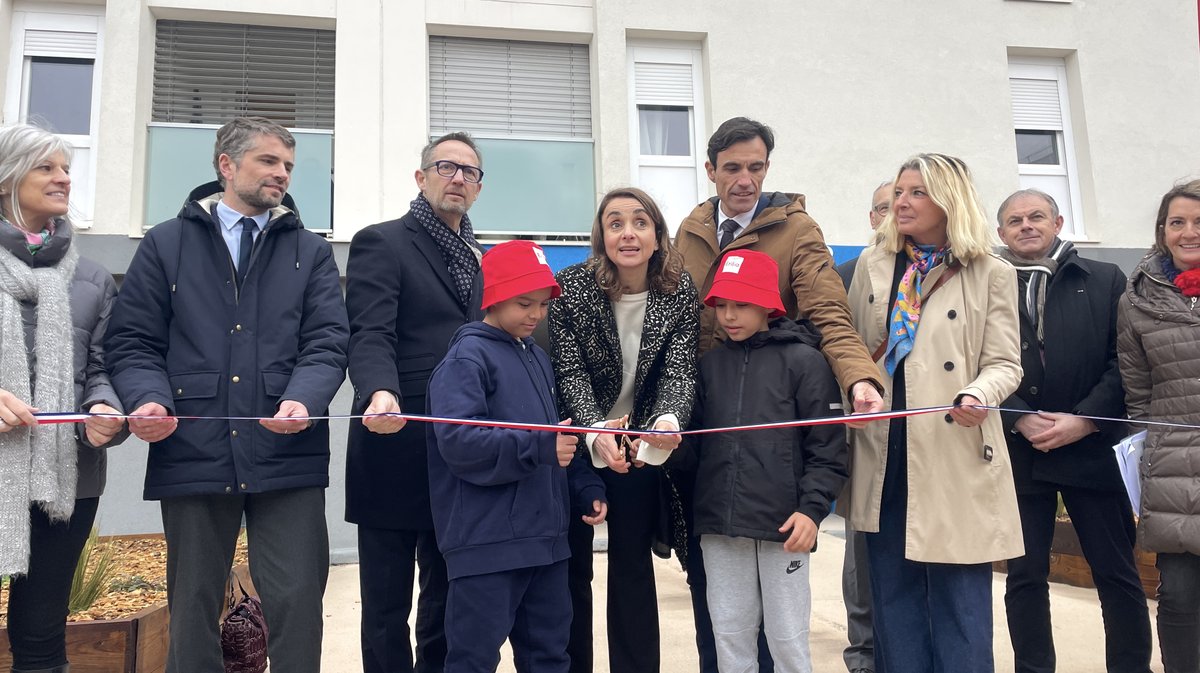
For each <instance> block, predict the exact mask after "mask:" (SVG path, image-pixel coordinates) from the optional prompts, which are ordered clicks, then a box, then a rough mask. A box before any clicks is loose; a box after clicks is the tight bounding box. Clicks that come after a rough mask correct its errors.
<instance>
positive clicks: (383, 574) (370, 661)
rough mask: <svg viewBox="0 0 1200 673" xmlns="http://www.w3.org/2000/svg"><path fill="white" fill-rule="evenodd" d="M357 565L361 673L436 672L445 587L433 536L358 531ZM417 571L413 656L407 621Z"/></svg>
mask: <svg viewBox="0 0 1200 673" xmlns="http://www.w3.org/2000/svg"><path fill="white" fill-rule="evenodd" d="M358 563H359V565H358V570H359V573H358V583H359V594H360V596H361V597H362V630H361V640H362V660H363V673H411V672H412V671H416V672H417V673H439V672H440V671H441V670H442V669H443V668H444V667H445V664H446V591H447V583H446V562H445V560H444V559H443V558H442V553H441V552H440V551H438V547H437V539H436V538H435V536H434V533H433V531H432V530H390V529H385V528H370V527H367V526H359V527H358ZM418 569H419V571H420V578H419V580H420V593H419V595H418V598H417V619H416V629H415V630H416V636H417V650H416V653H415V657H414V653H413V650H412V645H411V640H410V637H409V629H408V617H409V614H410V613H411V612H412V604H413V600H412V599H413V595H412V590H413V575H414V573H415V572H416V571H417V570H418ZM414 659H415V661H414Z"/></svg>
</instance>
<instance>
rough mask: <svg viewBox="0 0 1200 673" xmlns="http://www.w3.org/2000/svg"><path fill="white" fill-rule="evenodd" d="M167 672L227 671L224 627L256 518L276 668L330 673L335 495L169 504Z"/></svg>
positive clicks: (253, 562) (256, 560)
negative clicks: (325, 660) (242, 548)
mask: <svg viewBox="0 0 1200 673" xmlns="http://www.w3.org/2000/svg"><path fill="white" fill-rule="evenodd" d="M161 506H162V517H163V532H164V533H165V536H166V539H167V603H168V605H169V607H170V610H171V626H170V631H171V642H170V647H169V651H168V653H167V673H223V672H224V670H225V668H224V664H223V663H222V660H221V641H220V630H219V625H218V620H219V619H220V616H221V609H222V607H223V606H224V602H225V593H224V590H225V580H226V579H227V578H228V577H229V569H230V565H231V564H232V562H233V551H234V547H235V545H236V544H237V537H238V533H239V531H240V529H241V524H242V515H243V514H245V517H246V534H247V541H248V546H249V555H250V576H251V578H253V580H254V586H255V588H256V589H257V590H258V594H259V597H260V598H261V599H262V604H263V615H264V616H265V617H266V619H267V626H268V628H269V630H270V636H269V638H268V641H267V652H268V657H269V659H270V662H271V669H272V670H275V671H285V672H286V673H308V672H312V673H317V672H318V671H320V670H321V632H322V621H321V620H322V613H321V599H322V597H323V596H324V594H325V582H326V580H327V579H328V577H329V533H328V529H327V527H326V524H325V489H323V488H316V487H313V488H298V489H289V490H285V491H272V492H270V493H253V494H248V495H202V496H184V497H179V498H164V499H163V500H162V502H161Z"/></svg>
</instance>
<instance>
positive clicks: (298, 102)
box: [151, 20, 334, 129]
mask: <svg viewBox="0 0 1200 673" xmlns="http://www.w3.org/2000/svg"><path fill="white" fill-rule="evenodd" d="M333 95H334V31H332V30H312V29H306V28H281V27H275V26H250V25H240V24H225V23H206V22H199V21H171V20H160V21H159V22H158V25H157V35H156V39H155V47H154V93H153V109H152V112H151V115H152V120H153V121H155V122H168V123H182V124H224V123H225V122H227V121H229V120H230V119H232V118H234V117H238V116H248V115H255V116H261V117H266V118H267V119H270V120H272V121H274V122H276V123H278V124H280V125H281V126H285V127H287V128H305V129H333Z"/></svg>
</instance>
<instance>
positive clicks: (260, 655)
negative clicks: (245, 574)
mask: <svg viewBox="0 0 1200 673" xmlns="http://www.w3.org/2000/svg"><path fill="white" fill-rule="evenodd" d="M235 583H236V584H237V590H238V591H240V592H241V593H242V596H241V598H235V593H234V584H235ZM227 604H228V606H229V613H228V614H227V615H226V616H225V621H223V622H221V653H222V655H223V656H224V658H225V673H263V671H265V670H267V620H266V618H265V617H263V611H262V602H261V601H259V600H258V596H251V595H250V594H249V593H247V592H246V589H245V588H244V587H243V586H242V580H241V579H239V578H238V576H237V574H236V573H230V574H229V597H228V600H227Z"/></svg>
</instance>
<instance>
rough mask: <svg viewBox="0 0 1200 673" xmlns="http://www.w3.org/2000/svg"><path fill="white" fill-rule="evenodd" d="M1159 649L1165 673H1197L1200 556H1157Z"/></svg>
mask: <svg viewBox="0 0 1200 673" xmlns="http://www.w3.org/2000/svg"><path fill="white" fill-rule="evenodd" d="M1157 565H1158V572H1159V573H1160V575H1161V576H1160V578H1159V585H1158V645H1159V649H1160V650H1162V663H1163V670H1165V671H1166V673H1196V671H1200V556H1197V555H1195V554H1189V553H1187V552H1181V553H1174V554H1159V555H1158V562H1157Z"/></svg>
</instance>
